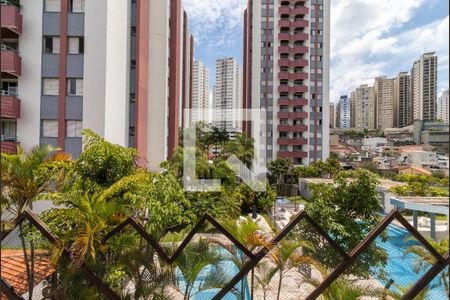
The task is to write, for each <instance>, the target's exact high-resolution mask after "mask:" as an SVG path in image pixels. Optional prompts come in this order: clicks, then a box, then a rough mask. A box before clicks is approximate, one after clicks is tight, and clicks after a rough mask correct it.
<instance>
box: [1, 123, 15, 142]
mask: <svg viewBox="0 0 450 300" xmlns="http://www.w3.org/2000/svg"><path fill="white" fill-rule="evenodd" d="M16 127H17V124H16V121H13V120H2V141H8V140H15V139H16Z"/></svg>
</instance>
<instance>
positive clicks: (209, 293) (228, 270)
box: [176, 249, 250, 300]
mask: <svg viewBox="0 0 450 300" xmlns="http://www.w3.org/2000/svg"><path fill="white" fill-rule="evenodd" d="M219 251H220V253H221V255H222V256H223V257H224V259H223V260H222V261H221V262H220V263H219V265H218V266H217V268H219V269H220V270H221V271H222V272H225V274H226V275H227V276H230V278H232V277H233V276H234V275H236V274H237V273H238V272H239V268H238V266H236V264H235V263H234V262H233V261H231V260H230V259H229V258H227V257H229V256H230V255H231V254H230V253H229V252H228V251H227V250H225V249H221V250H219ZM216 271H217V269H216V267H215V266H213V265H209V266H206V267H205V268H203V269H202V271H201V272H200V274H199V275H198V276H197V278H196V279H195V283H194V287H193V289H192V293H191V295H194V296H192V297H191V298H190V299H192V300H210V299H212V298H213V297H214V296H215V295H216V294H217V293H218V292H219V291H220V289H209V290H205V291H201V292H198V291H199V290H200V287H201V285H202V284H203V283H204V282H205V279H206V278H207V277H208V276H209V275H210V274H214V273H215V272H216ZM176 276H177V281H178V286H179V287H180V289H181V290H182V291H184V289H185V287H186V283H185V280H184V277H183V274H182V273H181V272H180V270H179V269H177V270H176ZM236 289H237V290H238V291H241V283H238V284H237V285H236ZM244 292H245V299H250V288H249V285H248V282H247V280H245V281H244ZM222 299H224V300H236V296H235V295H233V294H232V293H228V294H226V295H225V297H223V298H222Z"/></svg>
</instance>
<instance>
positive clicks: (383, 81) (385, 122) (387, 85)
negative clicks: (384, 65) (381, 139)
mask: <svg viewBox="0 0 450 300" xmlns="http://www.w3.org/2000/svg"><path fill="white" fill-rule="evenodd" d="M374 91H375V101H376V106H375V114H376V128H394V126H395V123H396V121H395V120H396V114H395V105H394V79H391V78H387V77H386V76H383V77H377V78H375V84H374ZM364 128H366V127H364ZM369 128H371V127H369Z"/></svg>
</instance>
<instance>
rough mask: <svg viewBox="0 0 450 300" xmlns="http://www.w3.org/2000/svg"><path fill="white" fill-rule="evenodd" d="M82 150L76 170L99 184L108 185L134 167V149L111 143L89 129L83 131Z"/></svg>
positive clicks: (126, 174)
mask: <svg viewBox="0 0 450 300" xmlns="http://www.w3.org/2000/svg"><path fill="white" fill-rule="evenodd" d="M83 147H84V151H83V153H82V154H81V155H80V157H79V158H78V160H77V164H76V166H75V170H76V172H77V173H78V174H79V175H80V176H81V177H83V178H86V179H89V180H90V181H92V182H95V183H96V184H98V185H100V186H109V185H111V184H113V183H114V182H116V181H118V180H119V179H121V178H123V177H125V176H128V175H130V174H132V173H133V172H134V170H135V169H136V164H135V161H136V150H135V149H133V148H125V147H121V146H119V145H113V144H111V143H109V142H108V141H106V140H105V139H103V138H101V137H100V136H98V135H96V134H95V133H94V132H92V131H91V130H88V129H85V130H84V131H83Z"/></svg>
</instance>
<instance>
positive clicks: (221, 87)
mask: <svg viewBox="0 0 450 300" xmlns="http://www.w3.org/2000/svg"><path fill="white" fill-rule="evenodd" d="M241 103H242V96H241V70H240V66H239V64H238V63H237V60H236V59H235V58H233V57H228V58H223V59H218V60H217V61H216V85H215V86H214V91H213V109H214V113H213V114H214V115H213V117H214V122H213V125H214V126H217V127H219V128H223V129H226V130H227V131H228V132H236V131H240V129H241V127H242V126H241V123H242V122H241V120H239V115H238V113H239V112H238V111H237V110H239V109H241V108H242V104H241Z"/></svg>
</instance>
